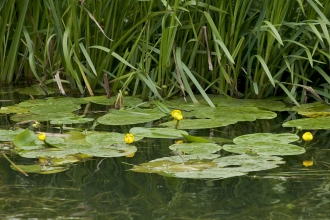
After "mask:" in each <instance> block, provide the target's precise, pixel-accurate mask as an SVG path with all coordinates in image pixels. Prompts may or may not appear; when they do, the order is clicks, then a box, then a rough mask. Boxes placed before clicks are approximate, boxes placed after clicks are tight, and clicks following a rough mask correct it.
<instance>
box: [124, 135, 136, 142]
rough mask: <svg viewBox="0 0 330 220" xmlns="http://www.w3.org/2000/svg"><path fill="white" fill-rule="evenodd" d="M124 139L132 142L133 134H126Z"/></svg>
mask: <svg viewBox="0 0 330 220" xmlns="http://www.w3.org/2000/svg"><path fill="white" fill-rule="evenodd" d="M124 140H125V142H126V143H127V144H131V143H133V142H134V135H133V134H129V133H128V134H126V135H125V137H124Z"/></svg>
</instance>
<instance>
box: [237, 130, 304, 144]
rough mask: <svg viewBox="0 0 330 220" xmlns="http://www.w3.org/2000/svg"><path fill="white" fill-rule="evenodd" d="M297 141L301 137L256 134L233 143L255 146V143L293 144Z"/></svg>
mask: <svg viewBox="0 0 330 220" xmlns="http://www.w3.org/2000/svg"><path fill="white" fill-rule="evenodd" d="M297 140H299V136H298V135H296V134H289V133H282V134H272V133H255V134H246V135H242V136H239V137H236V138H234V140H233V142H234V143H235V144H245V145H253V144H254V143H259V142H266V143H269V142H275V143H291V142H294V141H297Z"/></svg>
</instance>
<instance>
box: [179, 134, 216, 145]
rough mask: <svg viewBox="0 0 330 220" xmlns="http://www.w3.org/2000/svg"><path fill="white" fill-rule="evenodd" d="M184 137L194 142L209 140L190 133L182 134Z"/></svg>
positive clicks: (206, 141) (208, 141) (207, 141)
mask: <svg viewBox="0 0 330 220" xmlns="http://www.w3.org/2000/svg"><path fill="white" fill-rule="evenodd" d="M182 136H183V137H184V139H186V141H189V142H195V143H210V142H211V141H210V140H208V139H205V138H202V137H197V136H192V135H186V134H182Z"/></svg>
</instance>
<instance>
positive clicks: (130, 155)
mask: <svg viewBox="0 0 330 220" xmlns="http://www.w3.org/2000/svg"><path fill="white" fill-rule="evenodd" d="M134 155H135V153H131V154H127V155H126V157H134Z"/></svg>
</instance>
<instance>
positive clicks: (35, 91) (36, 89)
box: [18, 84, 55, 96]
mask: <svg viewBox="0 0 330 220" xmlns="http://www.w3.org/2000/svg"><path fill="white" fill-rule="evenodd" d="M44 90H46V91H47V94H48V95H49V94H53V93H54V91H55V90H54V89H49V88H46V87H44V89H42V88H41V87H40V86H39V84H37V85H33V86H30V87H25V88H22V89H19V90H18V93H20V94H25V95H34V96H36V95H47V94H46V93H45V91H44Z"/></svg>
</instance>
